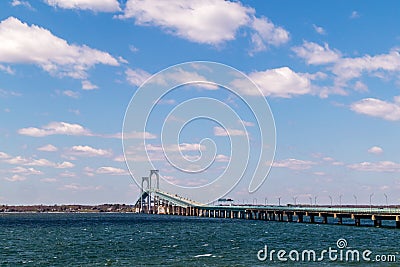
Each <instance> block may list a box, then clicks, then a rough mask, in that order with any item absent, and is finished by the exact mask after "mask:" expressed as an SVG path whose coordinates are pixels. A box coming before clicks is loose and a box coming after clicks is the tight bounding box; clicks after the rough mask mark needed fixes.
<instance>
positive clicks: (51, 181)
mask: <svg viewBox="0 0 400 267" xmlns="http://www.w3.org/2000/svg"><path fill="white" fill-rule="evenodd" d="M40 181H41V182H43V183H55V182H57V179H55V178H43V179H40Z"/></svg>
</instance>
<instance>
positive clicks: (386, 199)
mask: <svg viewBox="0 0 400 267" xmlns="http://www.w3.org/2000/svg"><path fill="white" fill-rule="evenodd" d="M383 195H384V196H385V199H386V207H389V205H388V200H387V199H388V197H387V195H386V194H383Z"/></svg>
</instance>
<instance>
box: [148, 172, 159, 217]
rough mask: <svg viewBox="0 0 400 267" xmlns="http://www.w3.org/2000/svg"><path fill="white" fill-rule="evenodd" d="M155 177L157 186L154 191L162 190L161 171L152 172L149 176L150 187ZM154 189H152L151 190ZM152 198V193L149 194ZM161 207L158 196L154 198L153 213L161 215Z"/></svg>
mask: <svg viewBox="0 0 400 267" xmlns="http://www.w3.org/2000/svg"><path fill="white" fill-rule="evenodd" d="M153 176H155V179H156V181H155V183H154V184H155V186H154V188H153V189H160V174H159V170H150V175H149V180H150V185H151V179H152V177H153ZM150 189H152V188H150ZM149 197H150V193H149ZM159 207H160V199H159V198H158V197H156V196H154V197H153V213H159Z"/></svg>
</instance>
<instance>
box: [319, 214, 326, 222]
mask: <svg viewBox="0 0 400 267" xmlns="http://www.w3.org/2000/svg"><path fill="white" fill-rule="evenodd" d="M318 217H321V218H322V223H323V224H327V223H328V216H327V215H326V214H323V213H319V214H318Z"/></svg>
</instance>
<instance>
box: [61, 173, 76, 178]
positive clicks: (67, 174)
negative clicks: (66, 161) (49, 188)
mask: <svg viewBox="0 0 400 267" xmlns="http://www.w3.org/2000/svg"><path fill="white" fill-rule="evenodd" d="M60 176H61V177H69V178H73V177H76V174H75V173H74V172H70V171H65V172H62V173H60Z"/></svg>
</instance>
